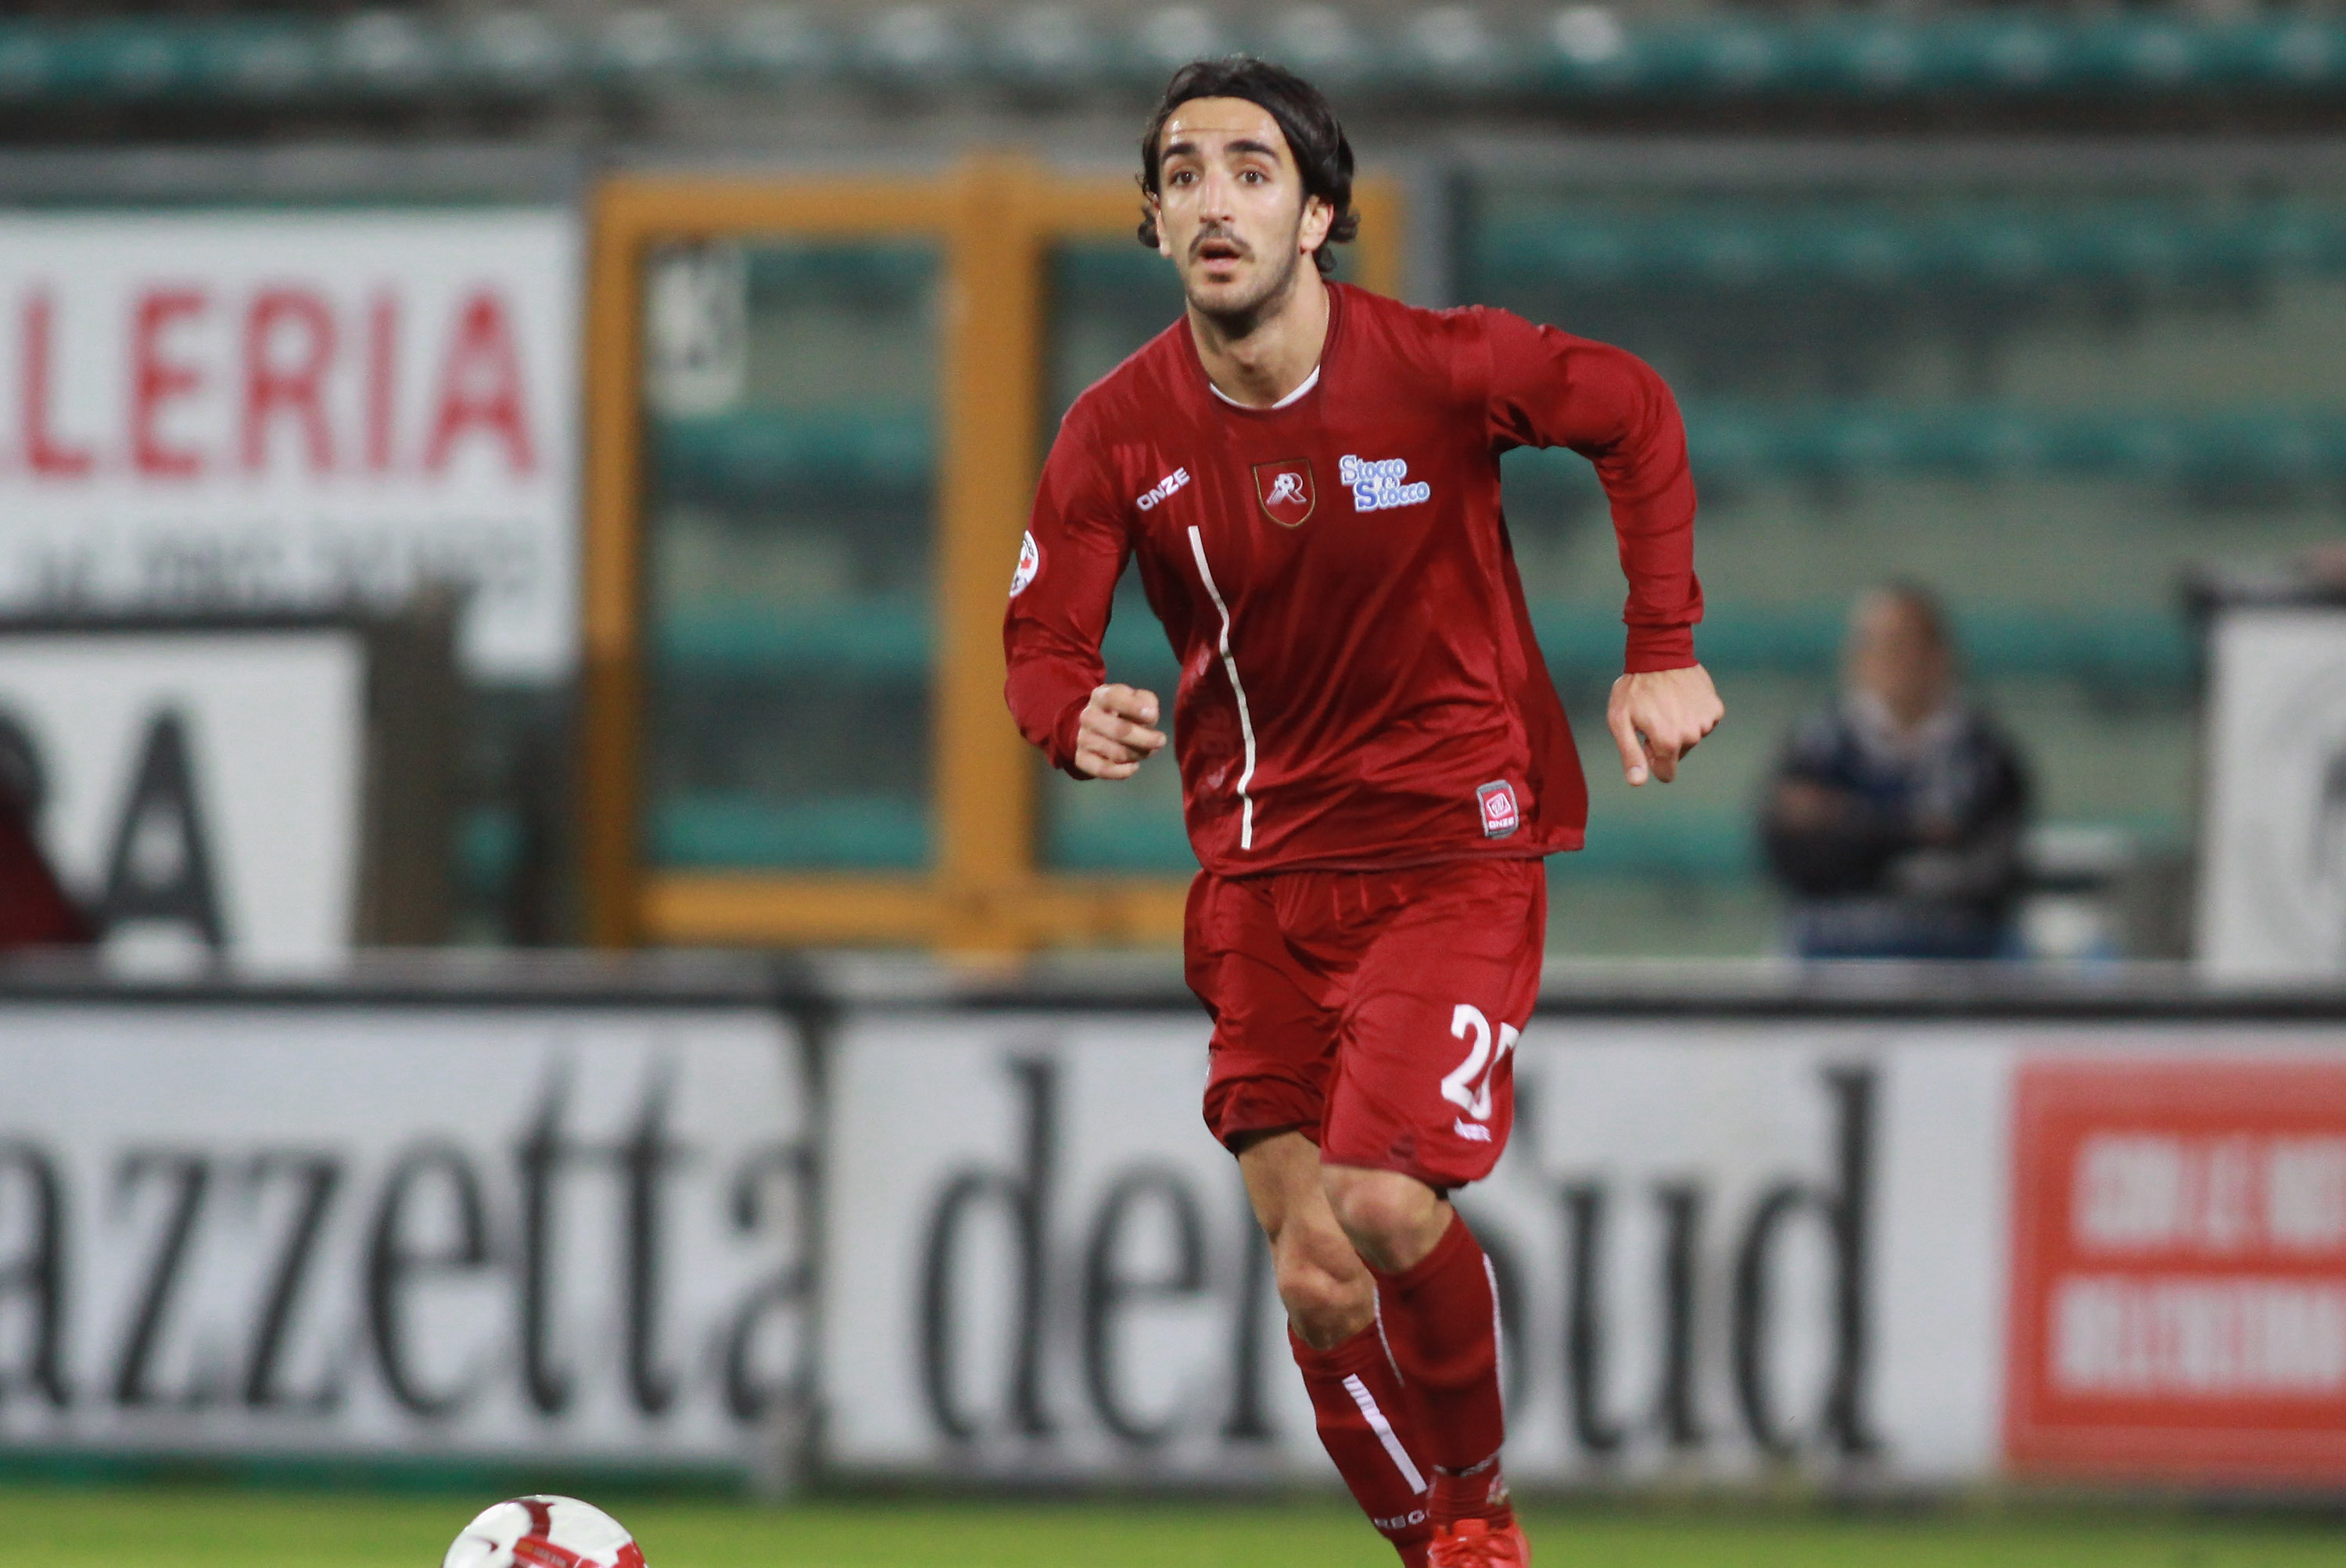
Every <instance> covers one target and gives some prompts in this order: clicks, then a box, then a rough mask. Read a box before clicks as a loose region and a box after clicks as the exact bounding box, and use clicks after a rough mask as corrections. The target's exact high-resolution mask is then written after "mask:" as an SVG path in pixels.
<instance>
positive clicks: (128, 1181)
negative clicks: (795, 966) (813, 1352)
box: [0, 1002, 811, 1472]
mask: <svg viewBox="0 0 2346 1568" xmlns="http://www.w3.org/2000/svg"><path fill="white" fill-rule="evenodd" d="M797 1050H798V1040H797V1037H796V1033H795V1032H794V1031H793V1030H792V1029H791V1028H790V1026H789V1025H788V1024H787V1023H783V1022H782V1021H781V1020H780V1018H779V1017H778V1016H777V1015H776V1014H775V1013H772V1012H771V1011H770V1010H768V1009H764V1008H758V1007H751V1006H749V1005H746V1004H745V1005H739V1006H725V1007H718V1006H702V1007H684V1006H666V1005H660V1006H653V1005H646V1006H633V1007H626V1006H621V1007H594V1006H568V1007H561V1006H547V1005H535V1004H527V1003H519V1002H515V1003H505V1004H502V1005H500V1004H496V1003H491V1004H488V1005H475V1006H471V1007H456V1006H431V1005H407V1006H391V1007H385V1006H380V1005H378V1006H373V1007H366V1008H362V1007H358V1006H355V1005H347V1004H327V1003H319V1004H306V1003H304V1004H296V1003H279V1004H273V1005H262V1004H240V1003H232V1002H224V1003H158V1002H150V1003H129V1004H119V1005H115V1004H89V1003H85V1004H81V1005H77V1006H68V1005H64V1004H44V1003H29V1002H14V1003H0V1445H5V1446H8V1447H15V1448H19V1449H23V1448H38V1449H43V1450H49V1451H57V1450H64V1451H100V1452H103V1451H117V1452H118V1451H128V1452H145V1451H154V1452H173V1453H237V1454H251V1455H271V1454H274V1455H280V1456H300V1457H302V1458H307V1459H334V1458H344V1459H353V1458H383V1457H396V1456H402V1455H406V1456H413V1455H431V1456H433V1457H434V1458H436V1459H451V1458H458V1459H461V1458H464V1457H467V1456H472V1457H477V1458H488V1459H501V1460H505V1461H515V1460H525V1461H531V1462H535V1463H546V1462H553V1461H589V1462H607V1463H622V1464H625V1465H627V1466H629V1467H631V1468H658V1467H663V1466H687V1467H693V1468H708V1469H716V1470H724V1471H737V1472H738V1471H743V1470H747V1469H750V1468H753V1467H757V1466H760V1465H763V1464H766V1463H768V1462H770V1461H769V1460H768V1457H767V1456H766V1455H765V1453H764V1450H765V1448H766V1447H767V1446H768V1445H769V1444H770V1441H771V1434H772V1431H773V1429H774V1424H775V1422H776V1421H777V1420H778V1419H779V1418H780V1416H781V1415H782V1413H783V1412H784V1411H785V1410H787V1409H788V1408H790V1407H791V1406H793V1405H794V1404H795V1403H796V1402H798V1401H800V1400H801V1399H802V1396H803V1393H804V1386H803V1380H804V1377H805V1375H806V1372H807V1369H808V1359H807V1355H806V1350H805V1339H806V1335H807V1333H808V1331H809V1323H810V1320H811V1319H810V1303H809V1298H808V1293H807V1292H808V1278H807V1274H806V1270H805V1267H804V1265H805V1262H806V1257H805V1247H806V1237H807V1236H808V1234H809V1230H808V1226H807V1214H806V1206H807V1204H808V1203H809V1202H810V1201H811V1186H810V1185H809V1184H810V1182H811V1173H810V1170H809V1167H808V1163H807V1150H806V1146H805V1142H804V1135H805V1131H806V1125H807V1123H806V1115H807V1112H806V1103H805V1100H804V1098H803V1078H802V1075H801V1074H802V1072H803V1068H802V1065H801V1063H800V1062H799V1060H798V1055H797Z"/></svg>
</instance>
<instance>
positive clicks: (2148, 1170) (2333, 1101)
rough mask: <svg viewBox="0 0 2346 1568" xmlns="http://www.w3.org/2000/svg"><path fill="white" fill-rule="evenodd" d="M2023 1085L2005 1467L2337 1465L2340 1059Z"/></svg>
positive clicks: (2185, 1472)
mask: <svg viewBox="0 0 2346 1568" xmlns="http://www.w3.org/2000/svg"><path fill="white" fill-rule="evenodd" d="M2015 1128H2016V1141H2015V1178H2016V1179H2015V1207H2014V1210H2013V1246H2014V1276H2013V1292H2012V1326H2011V1333H2012V1356H2011V1360H2010V1363H2009V1366H2008V1369H2007V1370H2008V1388H2009V1392H2008V1397H2007V1401H2006V1410H2005V1423H2006V1433H2007V1448H2008V1451H2009V1455H2010V1458H2011V1460H2012V1462H2013V1464H2014V1466H2015V1468H2016V1469H2018V1470H2020V1471H2023V1472H2025V1473H2040V1474H2052V1475H2065V1476H2080V1475H2088V1476H2089V1475H2094V1474H2097V1473H2098V1474H2106V1475H2117V1476H2120V1477H2125V1478H2129V1479H2138V1478H2142V1477H2145V1476H2169V1477H2179V1478H2183V1479H2188V1480H2202V1481H2249V1482H2253V1481H2321V1482H2325V1483H2327V1484H2330V1485H2333V1486H2334V1485H2336V1484H2338V1483H2339V1482H2340V1481H2341V1480H2346V1060H2340V1059H2339V1058H2338V1057H2337V1056H2336V1055H2334V1054H2319V1055H2317V1054H2312V1053H2310V1052H2308V1053H2305V1054H2300V1055H2297V1056H2295V1057H2294V1058H2291V1057H2288V1056H2280V1057H2269V1058H2262V1059H2259V1060H2254V1061H2245V1062H2244V1061H2227V1060H2221V1059H2219V1060H2207V1059H2185V1060H2178V1059H2174V1058H2165V1059H2161V1058H2145V1057H2139V1056H2137V1057H2127V1058H2120V1059H2115V1060H2113V1059H2108V1058H2063V1057H2046V1058H2041V1059H2033V1060H2031V1061H2029V1062H2028V1063H2026V1064H2025V1065H2024V1066H2023V1067H2022V1069H2021V1072H2020V1075H2019V1079H2018V1082H2017V1084H2016V1086H2015Z"/></svg>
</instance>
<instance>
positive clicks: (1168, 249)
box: [1148, 190, 1173, 260]
mask: <svg viewBox="0 0 2346 1568" xmlns="http://www.w3.org/2000/svg"><path fill="white" fill-rule="evenodd" d="M1148 221H1149V222H1151V223H1153V224H1155V225H1156V226H1157V254H1158V255H1159V256H1162V257H1164V258H1166V259H1167V260H1172V256H1173V236H1172V235H1171V234H1169V233H1168V232H1166V229H1165V202H1164V199H1162V198H1160V197H1159V196H1158V194H1157V192H1155V191H1153V190H1152V191H1150V192H1148Z"/></svg>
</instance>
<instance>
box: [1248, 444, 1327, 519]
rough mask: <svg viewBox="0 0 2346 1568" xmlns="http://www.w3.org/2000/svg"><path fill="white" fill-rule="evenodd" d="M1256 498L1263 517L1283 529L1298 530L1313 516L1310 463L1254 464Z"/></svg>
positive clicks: (1297, 460)
mask: <svg viewBox="0 0 2346 1568" xmlns="http://www.w3.org/2000/svg"><path fill="white" fill-rule="evenodd" d="M1254 494H1255V498H1256V499H1257V500H1259V501H1260V502H1261V503H1262V511H1263V515H1264V516H1266V517H1269V518H1270V520H1271V521H1272V522H1274V523H1276V524H1279V525H1280V527H1282V528H1298V527H1301V526H1302V524H1303V520H1304V519H1305V518H1307V517H1309V516H1311V506H1312V503H1313V500H1314V497H1313V495H1312V494H1311V459H1310V458H1308V457H1283V458H1281V459H1280V460H1279V461H1278V462H1277V463H1256V464H1255V465H1254Z"/></svg>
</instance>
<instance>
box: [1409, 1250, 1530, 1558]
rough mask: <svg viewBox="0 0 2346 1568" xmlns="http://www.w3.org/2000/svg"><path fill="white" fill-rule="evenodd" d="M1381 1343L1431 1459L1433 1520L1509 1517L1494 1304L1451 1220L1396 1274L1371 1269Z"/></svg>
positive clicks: (1485, 1276) (1477, 1259)
mask: <svg viewBox="0 0 2346 1568" xmlns="http://www.w3.org/2000/svg"><path fill="white" fill-rule="evenodd" d="M1376 1278H1377V1302H1378V1308H1379V1311H1380V1313H1381V1320H1382V1326H1383V1329H1384V1334H1385V1340H1386V1343H1387V1344H1388V1345H1389V1346H1390V1347H1391V1348H1392V1358H1393V1360H1394V1362H1395V1364H1397V1365H1398V1366H1399V1367H1400V1369H1401V1376H1402V1386H1403V1388H1404V1389H1405V1390H1407V1392H1408V1396H1409V1410H1410V1417H1411V1425H1412V1428H1413V1433H1414V1436H1415V1438H1416V1451H1419V1452H1422V1453H1423V1454H1424V1455H1425V1457H1426V1459H1427V1460H1428V1461H1430V1463H1431V1465H1432V1468H1433V1474H1432V1475H1431V1476H1429V1477H1428V1478H1427V1479H1429V1480H1430V1481H1433V1495H1432V1497H1431V1499H1430V1502H1431V1503H1432V1508H1431V1512H1432V1513H1433V1522H1434V1523H1436V1524H1448V1523H1451V1522H1454V1521H1455V1520H1459V1519H1464V1518H1467V1517H1469V1516H1481V1517H1484V1518H1491V1519H1505V1518H1507V1517H1508V1516H1509V1515H1510V1512H1511V1511H1510V1510H1509V1508H1508V1506H1507V1487H1506V1482H1505V1481H1504V1480H1503V1479H1502V1478H1501V1476H1500V1473H1499V1445H1500V1443H1501V1442H1502V1441H1505V1437H1506V1418H1505V1413H1504V1412H1503V1411H1502V1410H1501V1409H1500V1399H1499V1309H1498V1300H1497V1295H1496V1292H1495V1291H1494V1288H1493V1286H1492V1280H1491V1266H1490V1264H1489V1262H1488V1261H1487V1260H1486V1259H1485V1258H1484V1256H1483V1248H1482V1247H1481V1246H1480V1245H1479V1244H1477V1243H1476V1241H1475V1240H1474V1233H1473V1232H1472V1231H1470V1230H1468V1229H1467V1228H1466V1222H1465V1220H1464V1219H1463V1218H1455V1217H1454V1218H1453V1219H1452V1220H1451V1222H1450V1228H1449V1229H1448V1230H1445V1231H1443V1234H1442V1239H1441V1240H1440V1241H1438V1242H1436V1243H1434V1245H1433V1251H1432V1252H1429V1253H1427V1254H1426V1255H1425V1256H1424V1257H1423V1258H1421V1259H1419V1260H1418V1264H1417V1266H1416V1267H1415V1268H1412V1269H1410V1270H1408V1271H1407V1272H1406V1273H1403V1274H1385V1273H1378V1274H1377V1277H1376Z"/></svg>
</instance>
